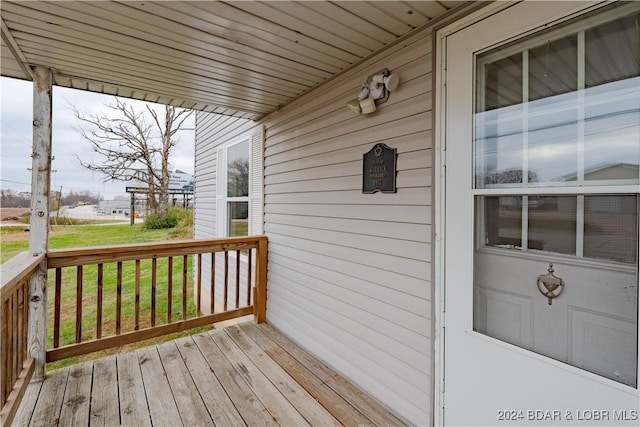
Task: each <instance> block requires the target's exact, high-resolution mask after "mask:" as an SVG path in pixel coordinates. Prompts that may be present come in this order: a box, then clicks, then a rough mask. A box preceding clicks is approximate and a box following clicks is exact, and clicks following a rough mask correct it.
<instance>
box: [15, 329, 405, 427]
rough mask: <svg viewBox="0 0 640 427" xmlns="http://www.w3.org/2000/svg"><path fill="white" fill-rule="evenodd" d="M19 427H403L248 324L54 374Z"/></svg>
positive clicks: (283, 341) (23, 412) (28, 404)
mask: <svg viewBox="0 0 640 427" xmlns="http://www.w3.org/2000/svg"><path fill="white" fill-rule="evenodd" d="M14 424H15V425H25V426H26V425H32V426H44V425H59V426H65V427H66V426H87V425H101V426H102V425H106V426H118V425H125V426H150V425H153V426H205V425H216V426H224V427H226V426H244V425H246V426H249V427H252V426H308V425H312V426H329V425H347V426H356V425H358V426H363V425H372V426H390V425H394V426H396V425H404V424H403V423H402V422H401V421H400V420H399V419H397V418H396V417H394V416H393V415H391V414H390V413H388V412H387V411H386V410H385V409H384V408H383V407H381V406H380V405H379V404H377V403H376V402H375V401H373V400H372V399H370V398H369V397H368V396H366V395H365V394H364V393H363V392H361V391H360V390H359V389H357V388H356V387H355V386H353V385H352V384H350V383H349V382H348V381H346V380H345V379H344V378H342V377H341V376H340V375H338V374H336V373H335V372H334V371H332V370H330V369H329V368H327V367H326V366H325V365H323V364H322V363H320V362H319V361H318V360H316V359H314V358H313V357H311V356H310V355H309V354H308V353H306V352H305V351H304V350H302V349H301V348H300V347H298V346H296V345H295V344H293V343H292V342H291V341H289V340H288V339H287V338H286V337H285V336H284V335H282V334H280V333H279V332H278V331H276V330H275V329H273V328H272V327H270V326H269V325H266V324H261V325H255V324H253V323H246V324H242V325H239V326H231V327H228V328H225V329H220V330H213V331H211V332H208V333H204V334H199V335H194V336H191V337H186V338H181V339H178V340H176V341H171V342H167V343H164V344H160V345H157V346H153V347H146V348H143V349H138V350H136V351H134V352H130V353H122V354H118V355H117V356H111V357H106V358H103V359H96V360H94V361H92V362H85V363H81V364H77V365H74V366H71V367H69V368H65V369H61V370H57V371H55V372H53V373H50V374H49V375H48V376H47V378H46V380H45V381H44V382H43V383H39V384H31V385H30V386H29V388H28V389H27V392H26V394H25V397H24V400H23V402H22V404H21V406H20V409H19V412H18V414H17V415H16V418H15V420H14Z"/></svg>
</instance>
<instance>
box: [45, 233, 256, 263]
mask: <svg viewBox="0 0 640 427" xmlns="http://www.w3.org/2000/svg"><path fill="white" fill-rule="evenodd" d="M263 240H264V241H266V240H267V237H266V236H242V237H226V238H222V239H208V240H181V241H172V242H162V243H140V244H128V245H113V246H93V247H84V248H72V249H55V250H50V251H49V252H48V253H47V259H48V267H49V268H60V267H71V266H79V265H87V264H97V263H105V262H116V261H129V260H136V259H149V258H154V257H156V258H159V257H166V256H180V255H188V254H197V253H210V252H221V251H229V250H244V249H251V248H255V247H257V246H258V243H259V242H260V241H263Z"/></svg>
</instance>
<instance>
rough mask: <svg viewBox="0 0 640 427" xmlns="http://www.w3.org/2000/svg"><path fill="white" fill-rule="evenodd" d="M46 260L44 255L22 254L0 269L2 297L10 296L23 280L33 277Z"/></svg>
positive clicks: (0, 293) (0, 291) (0, 292)
mask: <svg viewBox="0 0 640 427" xmlns="http://www.w3.org/2000/svg"><path fill="white" fill-rule="evenodd" d="M44 258H45V255H44V254H31V253H29V252H21V253H19V254H18V255H16V256H14V257H13V258H11V259H10V260H8V261H7V262H5V263H3V264H2V266H1V267H0V270H1V271H2V274H0V276H2V277H1V281H0V283H1V284H0V295H2V294H5V293H6V294H9V293H11V292H12V291H13V289H14V287H15V286H16V285H18V284H19V283H20V282H21V281H22V280H24V279H26V278H27V277H29V276H31V275H32V274H33V272H34V271H35V270H36V268H38V265H39V264H40V263H41V262H42V260H43V259H44Z"/></svg>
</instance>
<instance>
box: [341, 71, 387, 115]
mask: <svg viewBox="0 0 640 427" xmlns="http://www.w3.org/2000/svg"><path fill="white" fill-rule="evenodd" d="M399 84H400V78H399V77H398V75H397V74H391V73H390V72H389V70H387V69H386V68H385V69H384V70H382V71H380V72H379V73H377V74H374V75H373V76H370V77H369V78H368V79H367V81H366V82H365V83H364V84H363V85H362V87H361V88H360V92H359V93H358V96H357V97H356V98H354V99H352V100H350V101H349V102H347V104H346V107H347V108H349V109H350V110H351V111H353V112H354V113H355V114H370V113H373V112H374V111H376V107H377V106H378V105H380V104H382V103H383V102H385V101H386V100H387V99H389V92H392V91H394V90H396V88H397V87H398V85H399Z"/></svg>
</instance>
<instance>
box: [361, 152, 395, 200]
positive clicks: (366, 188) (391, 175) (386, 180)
mask: <svg viewBox="0 0 640 427" xmlns="http://www.w3.org/2000/svg"><path fill="white" fill-rule="evenodd" d="M396 159H397V150H396V149H395V148H389V147H387V146H386V145H385V144H382V143H380V144H376V145H375V146H374V147H373V148H372V149H371V150H369V152H367V153H365V154H364V161H363V167H362V192H363V193H375V192H376V191H380V192H382V193H395V192H396Z"/></svg>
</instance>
